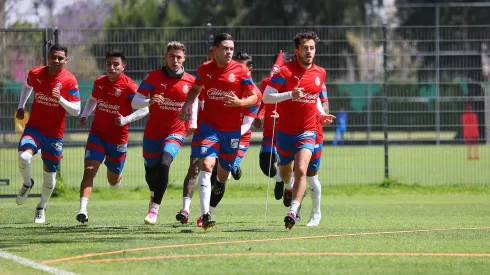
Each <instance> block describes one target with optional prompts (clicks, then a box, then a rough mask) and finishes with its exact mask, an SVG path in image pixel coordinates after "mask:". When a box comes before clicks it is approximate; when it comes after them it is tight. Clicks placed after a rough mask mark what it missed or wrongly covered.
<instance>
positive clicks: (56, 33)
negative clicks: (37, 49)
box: [53, 28, 60, 44]
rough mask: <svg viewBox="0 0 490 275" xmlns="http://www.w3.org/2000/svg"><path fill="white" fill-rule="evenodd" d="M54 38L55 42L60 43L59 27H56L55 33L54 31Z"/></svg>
mask: <svg viewBox="0 0 490 275" xmlns="http://www.w3.org/2000/svg"><path fill="white" fill-rule="evenodd" d="M53 36H54V37H53V38H54V44H59V43H60V37H59V31H58V28H55V29H54V33H53Z"/></svg>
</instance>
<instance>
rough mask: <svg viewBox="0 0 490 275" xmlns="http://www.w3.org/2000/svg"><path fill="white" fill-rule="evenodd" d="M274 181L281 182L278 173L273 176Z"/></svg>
mask: <svg viewBox="0 0 490 275" xmlns="http://www.w3.org/2000/svg"><path fill="white" fill-rule="evenodd" d="M273 178H274V180H275V181H277V182H282V179H281V176H280V175H279V173H276V174H275V175H274V176H273Z"/></svg>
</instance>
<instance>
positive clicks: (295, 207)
mask: <svg viewBox="0 0 490 275" xmlns="http://www.w3.org/2000/svg"><path fill="white" fill-rule="evenodd" d="M299 205H300V202H298V201H295V200H293V201H292V202H291V207H290V208H289V212H293V213H294V215H296V214H297V213H298V209H299Z"/></svg>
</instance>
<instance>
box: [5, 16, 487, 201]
mask: <svg viewBox="0 0 490 275" xmlns="http://www.w3.org/2000/svg"><path fill="white" fill-rule="evenodd" d="M488 27H489V26H437V27H383V26H355V27H352V26H340V27H332V26H313V27H308V29H310V30H313V31H315V32H316V33H317V34H318V36H319V37H320V39H321V40H320V42H319V43H318V44H317V53H316V57H315V63H316V64H317V65H319V66H322V67H324V68H326V70H327V71H328V75H327V82H328V85H327V89H328V96H329V102H330V110H331V113H333V114H335V115H338V114H340V111H341V110H344V114H340V117H345V118H346V120H345V121H346V130H345V132H344V131H342V127H337V125H332V126H328V127H325V128H324V131H325V136H326V138H325V143H324V144H325V147H324V148H325V149H324V153H323V161H322V167H323V168H322V170H321V171H320V178H321V180H322V182H324V183H328V184H351V183H379V182H381V181H382V180H383V178H384V177H385V176H388V177H390V178H393V179H395V180H399V181H401V182H406V183H421V184H450V183H468V184H486V183H489V179H490V170H489V169H488V167H490V166H489V165H490V160H489V157H490V153H489V146H488V145H486V138H487V137H488V135H489V134H488V133H489V130H490V127H488V123H490V117H489V104H490V102H489V96H488V81H487V79H488V75H489V68H490V54H489V49H490V47H489V46H490V32H488ZM303 29H305V27H299V26H290V27H278V26H273V27H272V26H261V27H215V26H203V27H192V28H189V27H186V28H146V29H134V28H125V29H97V30H96V29H79V30H64V29H60V30H59V41H60V43H63V44H66V45H67V46H68V50H69V53H68V56H69V63H68V65H67V67H68V69H69V70H70V71H71V72H73V73H74V74H75V76H76V77H77V78H78V81H79V86H80V91H81V97H82V101H83V100H85V99H86V98H87V97H88V96H89V95H90V91H91V90H92V85H93V81H94V79H95V78H96V77H97V76H98V75H100V74H103V72H104V68H105V52H106V51H107V50H109V49H112V48H119V49H122V50H124V52H125V53H126V56H127V68H126V73H127V74H128V75H129V76H130V77H132V78H133V79H134V80H136V81H137V82H139V81H141V79H143V78H144V76H145V75H146V74H147V73H148V72H149V71H151V70H154V69H156V68H159V67H160V66H162V63H163V51H164V50H165V46H166V43H167V42H169V41H172V40H178V41H181V42H183V43H184V44H185V45H186V47H187V52H186V54H187V58H186V62H185V65H184V66H185V67H186V70H187V71H188V72H190V73H194V72H195V70H196V69H197V67H198V66H199V65H200V64H201V63H202V62H203V61H204V60H205V58H206V54H207V51H208V48H209V47H210V46H211V41H212V39H213V35H214V34H217V33H220V32H228V33H230V34H231V35H232V36H233V37H234V40H235V51H245V52H247V53H249V54H251V55H252V57H253V60H254V71H253V77H254V80H255V82H257V83H260V80H261V79H262V78H263V77H265V76H266V75H267V74H268V73H269V72H270V69H271V65H272V63H273V57H274V55H275V54H276V53H277V52H278V51H279V50H281V49H282V50H283V51H286V52H288V53H290V54H292V53H293V42H292V39H293V37H294V35H295V33H297V32H298V31H301V30H303ZM50 32H52V31H50ZM26 33H27V34H29V35H25V34H26ZM0 35H2V39H1V40H2V43H3V44H2V46H1V48H0V49H1V50H2V51H3V52H2V60H1V62H2V64H3V69H2V71H1V77H0V83H1V84H0V96H1V98H2V100H1V102H0V109H1V120H0V129H1V135H2V136H1V137H2V138H1V139H0V147H2V149H0V157H1V160H2V168H0V179H9V180H10V182H11V183H12V182H15V186H17V185H18V183H19V181H20V179H19V176H18V175H17V174H18V172H17V168H16V167H17V164H16V162H17V154H16V153H15V151H16V149H15V148H16V146H17V143H18V139H19V134H18V133H15V131H14V128H15V127H14V119H13V116H14V112H15V110H16V108H17V104H18V95H19V93H20V87H21V86H22V81H24V79H25V75H26V74H27V71H28V70H29V69H30V68H31V67H32V66H34V65H39V64H42V61H43V56H45V51H44V49H45V45H47V43H48V42H47V41H49V39H48V32H45V35H46V36H43V34H42V32H39V33H38V32H36V30H34V31H32V32H31V33H29V32H22V33H20V32H19V33H16V32H5V31H3V32H0ZM45 38H46V39H45ZM31 100H32V99H31ZM31 100H30V101H29V102H31ZM83 106H84V104H83ZM470 108H471V110H470ZM27 109H29V105H28V107H27ZM465 109H466V112H465ZM464 113H475V114H476V117H477V124H478V135H479V136H478V139H479V141H480V142H479V145H478V146H476V147H475V148H472V149H478V150H479V159H478V160H476V156H475V155H474V154H476V153H475V151H474V150H472V151H471V153H472V156H471V158H470V157H469V156H468V155H467V149H468V147H467V146H466V145H465V143H464V138H463V128H465V127H466V128H468V127H469V128H471V125H468V123H466V124H463V123H462V115H463V114H464ZM145 122H146V120H145V119H143V120H141V121H138V122H136V123H134V124H133V125H131V134H130V141H131V142H130V144H131V145H133V147H132V149H131V150H130V153H129V154H128V159H127V161H126V168H125V183H127V184H128V185H131V186H135V185H144V169H143V162H142V159H141V140H142V129H143V128H144V125H145ZM256 131H257V132H256V133H255V135H254V141H255V144H258V141H259V140H260V138H261V135H260V132H258V130H256ZM87 132H88V129H87V128H84V129H81V128H78V127H77V121H76V119H75V118H73V117H71V118H68V117H67V129H66V136H65V140H66V143H65V144H66V147H65V152H64V159H63V162H62V167H63V168H62V173H63V174H64V178H65V179H66V180H68V181H69V183H70V184H74V185H77V184H78V183H79V181H80V180H81V175H82V173H83V152H84V149H83V145H84V143H85V141H86V138H87ZM332 143H335V144H336V145H333V144H332ZM187 149H188V148H184V150H183V151H182V152H181V153H180V154H179V156H178V161H177V162H175V163H174V167H173V170H172V171H173V174H172V175H171V178H172V181H174V182H176V183H179V182H181V181H182V180H183V178H184V176H185V173H186V171H187V163H188V161H187V160H188V155H189V154H188V151H187ZM257 154H258V151H257V150H255V151H254V150H251V151H250V152H249V154H248V156H247V157H246V158H245V161H244V165H246V166H247V167H249V168H250V169H248V170H247V173H246V174H245V175H244V177H243V178H242V180H241V181H242V182H265V181H266V179H265V178H264V177H263V176H262V175H261V172H260V169H259V167H258V156H257ZM37 162H39V164H36V161H35V162H34V166H38V167H40V166H41V164H40V160H39V161H37ZM36 169H37V168H36ZM40 169H41V168H39V171H38V173H40V171H41V170H40ZM100 174H103V171H100ZM104 177H105V175H99V176H98V177H97V179H98V181H99V182H100V183H98V184H101V183H102V182H101V181H103V180H104ZM0 184H1V182H0ZM15 189H17V187H16V188H15ZM2 190H6V189H5V188H4V189H2V187H0V193H12V192H14V193H15V191H16V190H15V191H11V190H10V189H8V190H9V191H2Z"/></svg>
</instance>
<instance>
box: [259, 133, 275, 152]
mask: <svg viewBox="0 0 490 275" xmlns="http://www.w3.org/2000/svg"><path fill="white" fill-rule="evenodd" d="M276 145H277V144H276V143H275V142H274V147H273V146H272V138H271V137H266V136H264V137H263V138H262V146H261V147H260V153H261V154H262V153H270V152H271V151H272V154H276V155H277V149H276Z"/></svg>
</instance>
